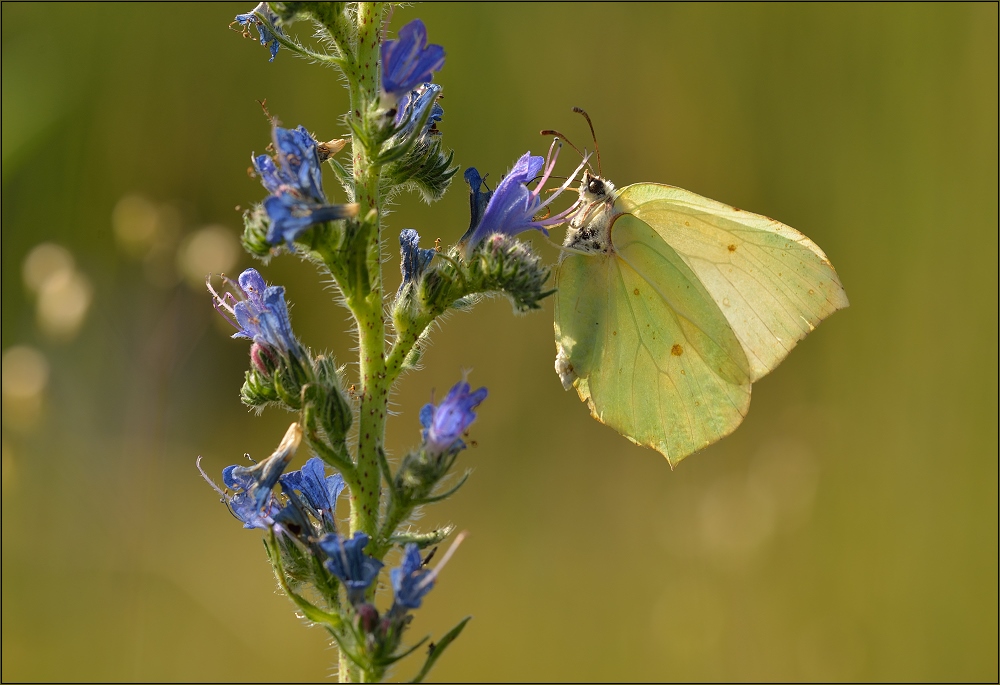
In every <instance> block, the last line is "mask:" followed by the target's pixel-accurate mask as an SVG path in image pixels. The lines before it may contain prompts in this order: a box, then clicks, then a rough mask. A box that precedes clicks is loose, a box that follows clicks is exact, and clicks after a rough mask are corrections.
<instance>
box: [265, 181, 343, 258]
mask: <svg viewBox="0 0 1000 685" xmlns="http://www.w3.org/2000/svg"><path fill="white" fill-rule="evenodd" d="M264 209H265V211H267V216H268V217H269V218H270V219H271V226H270V228H268V230H267V242H268V244H270V245H277V244H278V243H281V242H284V243H287V244H289V245H291V243H292V241H294V240H295V239H296V238H298V237H299V236H300V235H302V233H303V232H304V231H305V230H306V229H307V228H309V227H310V226H315V225H316V224H321V223H324V222H326V221H336V220H337V219H347V218H350V217H352V216H357V213H358V206H357V205H356V204H349V205H317V204H312V203H310V202H306V201H303V200H302V199H300V198H299V197H297V196H296V195H295V194H294V193H290V192H281V193H279V194H278V195H272V196H271V197H269V198H267V199H266V200H264Z"/></svg>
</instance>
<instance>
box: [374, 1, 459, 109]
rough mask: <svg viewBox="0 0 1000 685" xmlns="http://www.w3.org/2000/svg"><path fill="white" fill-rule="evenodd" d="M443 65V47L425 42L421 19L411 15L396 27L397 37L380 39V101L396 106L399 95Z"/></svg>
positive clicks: (423, 81) (424, 30) (414, 86)
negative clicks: (397, 28)
mask: <svg viewBox="0 0 1000 685" xmlns="http://www.w3.org/2000/svg"><path fill="white" fill-rule="evenodd" d="M442 66H444V48H443V47H441V46H440V45H427V28H426V27H425V26H424V22H422V21H420V20H419V19H414V20H413V21H411V22H410V23H409V24H407V25H406V26H404V27H403V28H401V29H399V38H398V39H397V40H387V41H385V42H384V43H382V101H383V102H382V105H383V107H384V108H385V109H391V108H392V107H394V106H395V104H396V102H397V101H398V100H399V98H400V97H401V96H403V95H405V94H406V93H408V92H410V91H411V90H413V89H414V88H416V87H417V86H419V85H420V84H421V83H426V82H427V81H430V80H431V79H433V78H434V72H435V71H440V70H441V67H442Z"/></svg>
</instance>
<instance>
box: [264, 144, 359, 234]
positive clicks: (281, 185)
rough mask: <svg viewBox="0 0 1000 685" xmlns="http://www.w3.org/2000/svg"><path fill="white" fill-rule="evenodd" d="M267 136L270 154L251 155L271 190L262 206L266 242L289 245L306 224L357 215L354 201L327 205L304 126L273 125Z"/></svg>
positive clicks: (314, 149)
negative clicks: (267, 223)
mask: <svg viewBox="0 0 1000 685" xmlns="http://www.w3.org/2000/svg"><path fill="white" fill-rule="evenodd" d="M271 137H272V141H273V143H274V150H275V154H274V157H271V156H269V155H254V156H252V160H253V166H254V169H256V170H257V173H258V174H259V175H260V182H261V184H263V186H264V187H265V188H266V189H267V190H268V192H270V193H272V195H271V197H269V198H267V199H266V200H264V209H265V210H266V211H267V215H268V217H269V218H270V219H271V225H270V227H269V228H268V231H267V242H268V244H270V245H277V244H278V243H281V242H285V243H288V244H289V245H291V243H292V241H294V240H295V239H296V238H298V237H299V235H301V234H302V232H303V231H305V230H306V229H307V228H309V227H310V226H314V225H316V224H320V223H323V222H326V221H336V220H337V219H345V218H348V217H352V216H356V215H357V213H358V206H357V205H356V204H347V205H329V204H327V199H326V193H324V192H323V173H322V169H321V166H320V164H321V162H320V156H319V149H318V145H319V143H317V142H316V139H315V138H313V137H312V135H311V134H310V133H309V132H308V131H307V130H306V129H305V128H304V127H302V126H298V127H296V128H294V129H287V128H281V127H280V126H274V127H272V130H271Z"/></svg>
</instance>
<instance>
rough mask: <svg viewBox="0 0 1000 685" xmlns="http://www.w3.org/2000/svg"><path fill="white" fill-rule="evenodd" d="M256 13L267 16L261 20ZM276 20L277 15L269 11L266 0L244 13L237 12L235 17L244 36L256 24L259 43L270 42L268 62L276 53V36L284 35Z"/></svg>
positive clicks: (271, 60)
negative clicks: (264, 19) (265, 19)
mask: <svg viewBox="0 0 1000 685" xmlns="http://www.w3.org/2000/svg"><path fill="white" fill-rule="evenodd" d="M257 14H263V15H264V16H265V17H267V21H261V19H260V17H258V16H257ZM277 21H278V15H276V14H275V13H274V12H272V11H271V8H270V7H268V6H267V3H266V2H262V3H260V4H259V5H257V6H256V7H254V8H253V10H251V11H250V12H247V13H246V14H237V15H236V19H235V22H239V25H240V26H242V27H243V35H244V36H246V37H248V38H249V37H250V27H251V26H256V27H257V33H258V34H259V35H260V44H261V45H268V43H270V50H271V59H269V60H268V62H273V61H274V58H275V56H276V55H277V54H278V47H279V44H278V36H282V37H284V35H285V34H284V33H282V31H281V27H280V26H278V24H277Z"/></svg>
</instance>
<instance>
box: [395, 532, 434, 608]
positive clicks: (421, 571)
mask: <svg viewBox="0 0 1000 685" xmlns="http://www.w3.org/2000/svg"><path fill="white" fill-rule="evenodd" d="M436 577H437V573H435V572H434V571H432V570H431V569H429V568H427V567H426V566H424V561H423V559H421V558H420V549H419V548H418V547H417V546H416V545H414V544H413V543H410V544H408V545H407V546H406V549H404V550H403V560H402V562H401V563H400V565H399V568H394V569H392V570H391V571H390V572H389V578H390V580H392V591H393V593H394V594H395V599H393V610H394V612H395V613H405V612H406V611H408V610H410V609H419V608H420V603H421V600H423V598H424V595H426V594H427V593H428V592H430V591H431V589H432V588H433V587H434V579H435V578H436Z"/></svg>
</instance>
